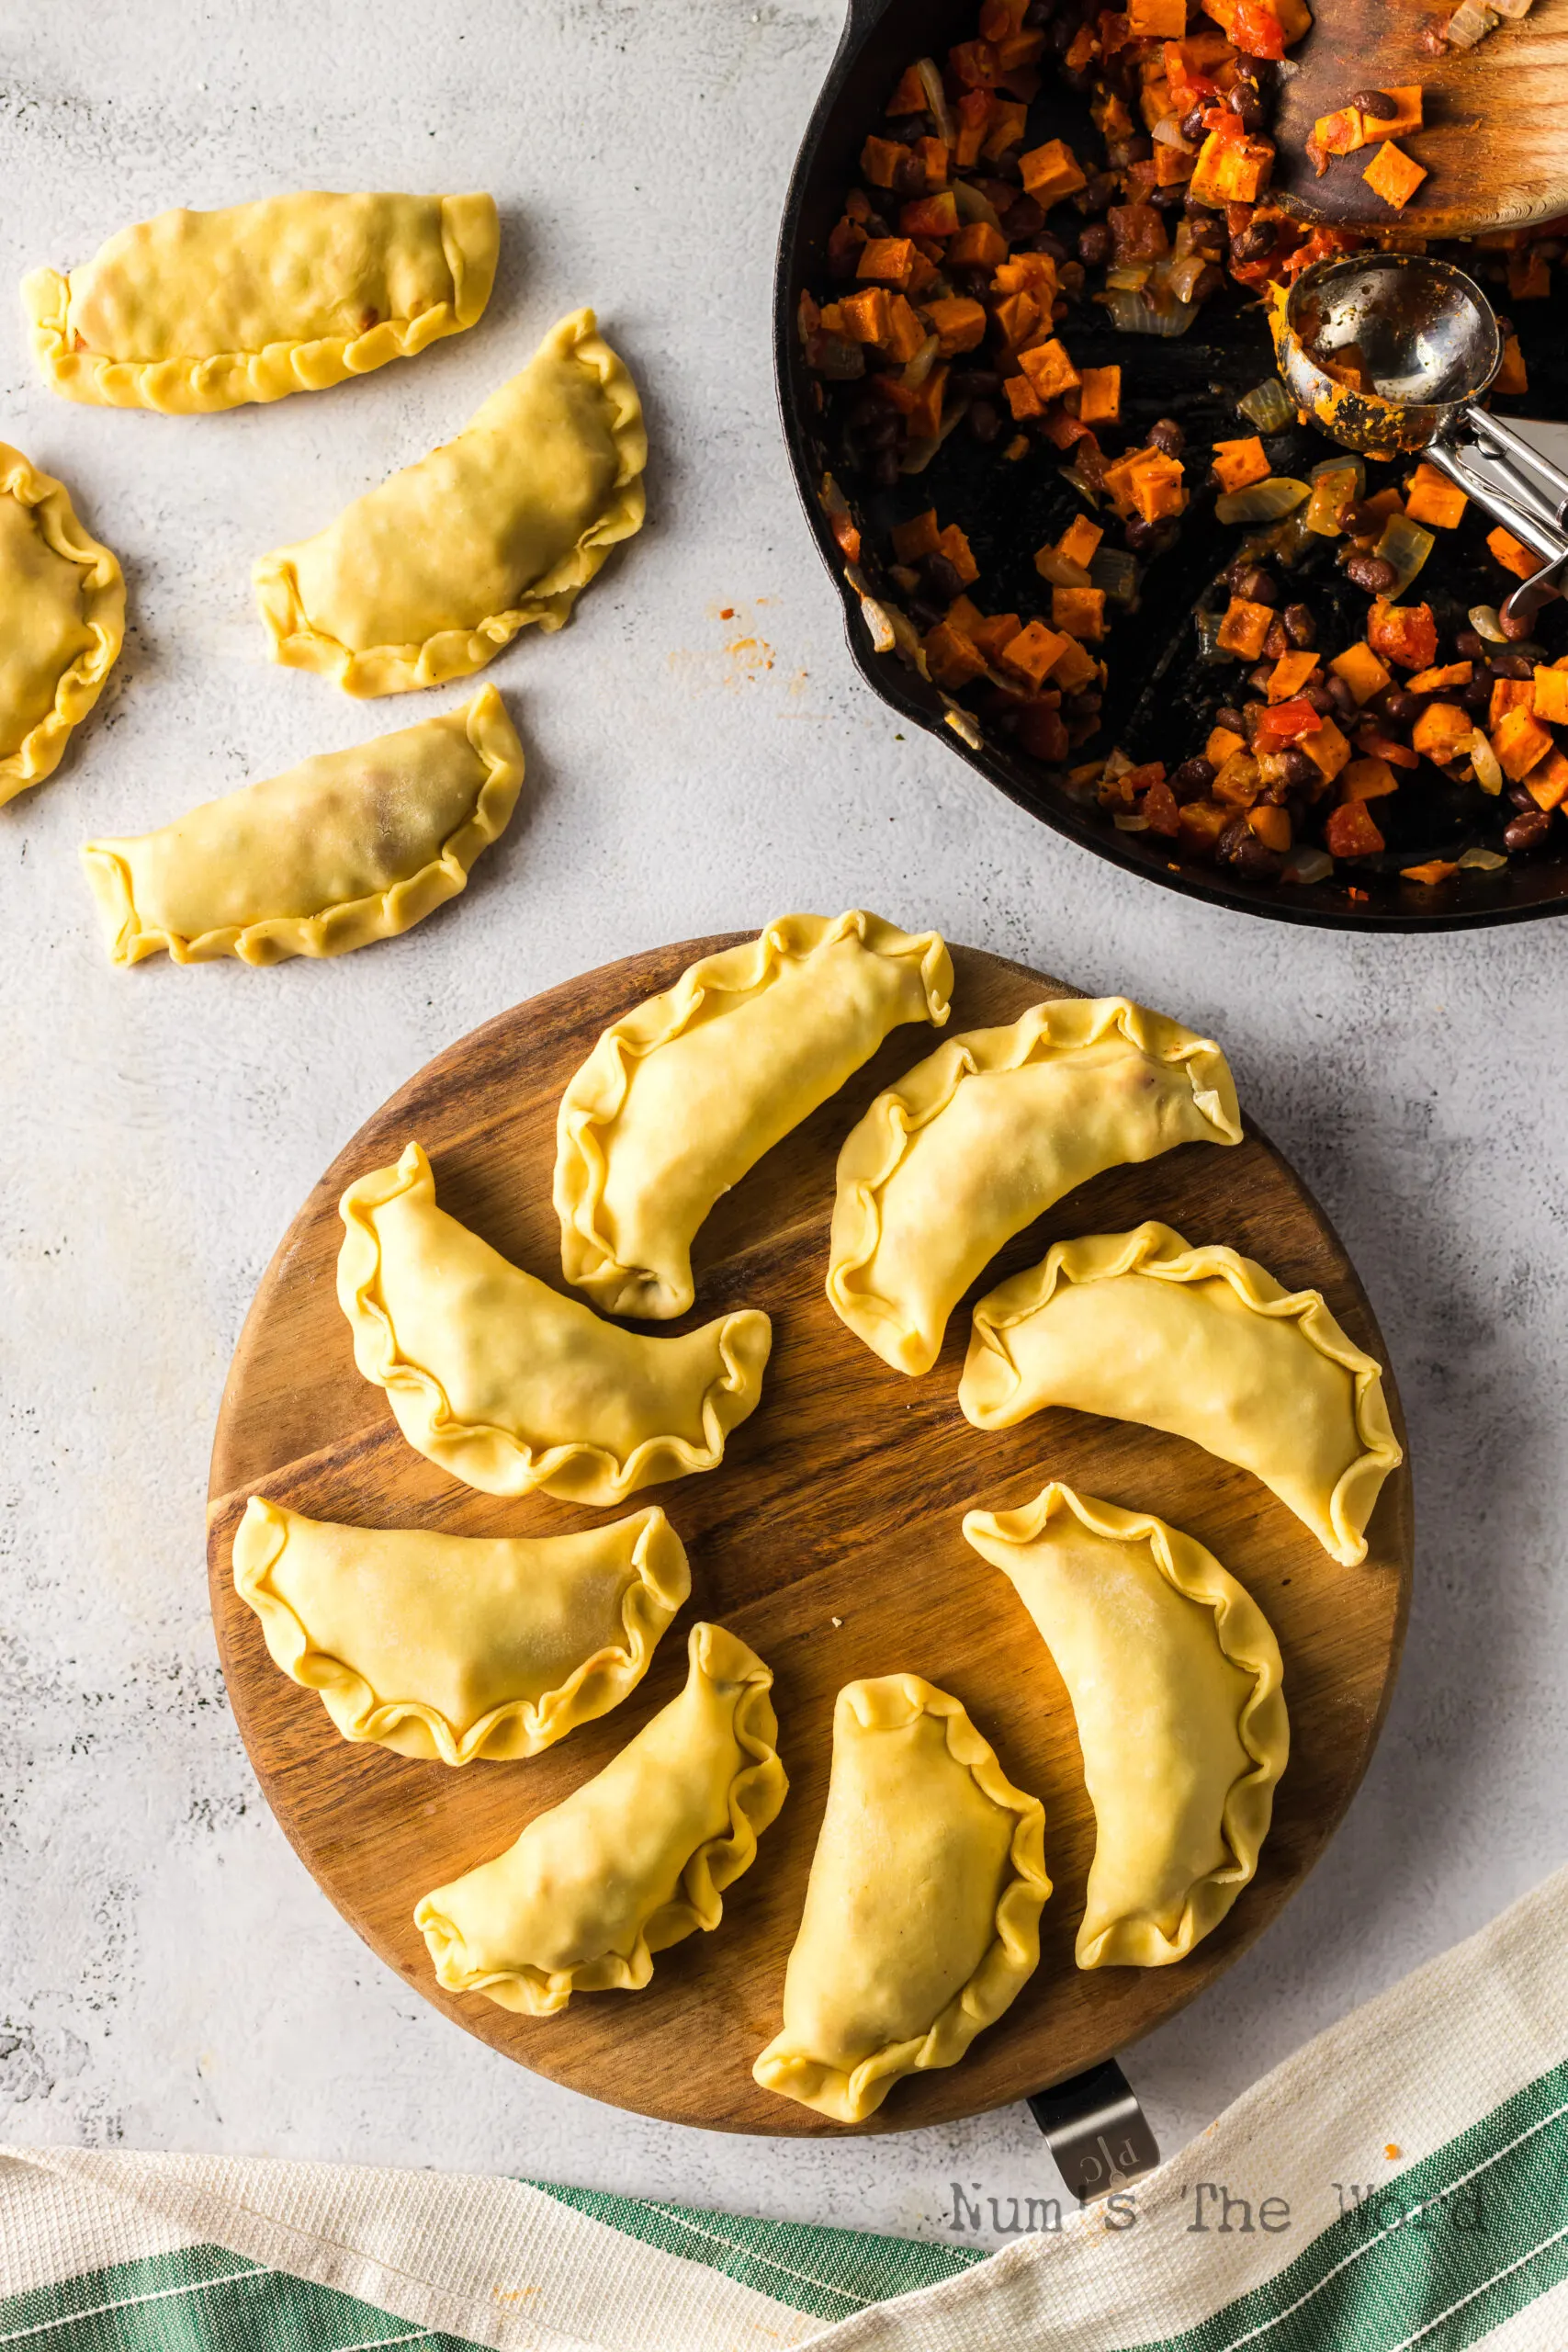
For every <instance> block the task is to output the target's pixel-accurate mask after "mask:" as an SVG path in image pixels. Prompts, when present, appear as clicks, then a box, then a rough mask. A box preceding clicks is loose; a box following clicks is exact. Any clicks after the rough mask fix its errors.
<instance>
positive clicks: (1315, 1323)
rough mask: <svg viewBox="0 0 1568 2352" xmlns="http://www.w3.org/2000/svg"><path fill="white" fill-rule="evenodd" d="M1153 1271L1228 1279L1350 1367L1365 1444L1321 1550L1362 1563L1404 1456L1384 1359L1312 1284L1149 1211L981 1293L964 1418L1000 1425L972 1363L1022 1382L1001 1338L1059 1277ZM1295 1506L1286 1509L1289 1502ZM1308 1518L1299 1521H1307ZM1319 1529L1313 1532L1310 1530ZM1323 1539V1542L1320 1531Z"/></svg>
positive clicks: (1056, 1251)
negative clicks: (1383, 1497) (981, 1395)
mask: <svg viewBox="0 0 1568 2352" xmlns="http://www.w3.org/2000/svg"><path fill="white" fill-rule="evenodd" d="M1127 1273H1140V1274H1150V1275H1153V1276H1155V1277H1156V1278H1157V1279H1158V1280H1160V1281H1162V1282H1174V1283H1195V1282H1205V1281H1208V1280H1210V1279H1212V1278H1213V1277H1214V1276H1216V1275H1218V1276H1219V1277H1221V1278H1222V1279H1223V1280H1224V1281H1225V1282H1226V1283H1229V1284H1230V1287H1231V1289H1232V1291H1233V1292H1234V1293H1235V1296H1236V1297H1237V1298H1238V1299H1239V1300H1240V1301H1241V1303H1242V1305H1243V1306H1247V1307H1250V1308H1251V1309H1252V1310H1253V1312H1254V1313H1255V1314H1258V1315H1266V1316H1269V1317H1272V1318H1273V1319H1274V1320H1276V1321H1286V1320H1289V1321H1294V1322H1296V1323H1298V1324H1299V1325H1300V1327H1301V1330H1302V1336H1303V1339H1305V1340H1307V1341H1308V1343H1309V1344H1310V1345H1311V1346H1312V1347H1314V1348H1315V1349H1316V1351H1317V1352H1318V1354H1319V1355H1321V1356H1326V1357H1327V1358H1328V1360H1329V1361H1330V1362H1331V1363H1337V1364H1341V1365H1343V1366H1344V1368H1345V1370H1346V1371H1347V1372H1348V1373H1349V1374H1351V1377H1352V1380H1353V1383H1354V1387H1355V1399H1356V1434H1357V1436H1358V1437H1359V1439H1360V1441H1361V1444H1362V1446H1363V1447H1364V1448H1365V1451H1364V1452H1363V1453H1360V1454H1359V1455H1358V1456H1357V1458H1356V1460H1355V1461H1354V1462H1352V1463H1351V1464H1349V1466H1348V1468H1347V1469H1346V1470H1344V1471H1342V1472H1341V1474H1340V1476H1339V1479H1338V1483H1337V1485H1336V1487H1335V1489H1334V1492H1333V1494H1332V1496H1331V1497H1330V1498H1329V1503H1328V1521H1329V1525H1330V1527H1331V1528H1332V1529H1333V1532H1334V1539H1335V1540H1334V1542H1333V1543H1332V1544H1329V1543H1326V1542H1324V1549H1325V1552H1327V1554H1328V1555H1329V1557H1330V1558H1331V1559H1335V1560H1337V1561H1338V1562H1339V1564H1340V1566H1342V1567H1348V1568H1353V1567H1357V1566H1359V1564H1360V1563H1361V1561H1363V1560H1364V1559H1365V1558H1366V1556H1367V1539H1366V1533H1365V1529H1366V1525H1367V1522H1368V1521H1369V1520H1370V1519H1371V1515H1372V1511H1373V1509H1374V1507H1375V1505H1376V1503H1377V1498H1378V1495H1379V1493H1380V1491H1381V1490H1382V1483H1383V1480H1384V1479H1385V1478H1386V1477H1387V1476H1388V1475H1389V1472H1390V1471H1391V1470H1395V1469H1397V1468H1398V1466H1399V1464H1401V1463H1402V1462H1403V1461H1404V1448H1403V1447H1402V1446H1401V1445H1400V1443H1399V1441H1398V1439H1397V1438H1396V1437H1395V1436H1394V1434H1393V1423H1392V1421H1391V1420H1390V1419H1389V1411H1388V1400H1387V1398H1386V1397H1385V1396H1384V1395H1383V1385H1382V1365H1381V1364H1380V1363H1376V1362H1375V1361H1374V1360H1373V1358H1372V1357H1371V1356H1369V1355H1367V1354H1365V1353H1364V1352H1363V1351H1362V1350H1361V1349H1359V1347H1357V1345H1356V1343H1355V1341H1354V1340H1352V1339H1351V1338H1350V1337H1349V1336H1348V1333H1347V1332H1346V1331H1344V1330H1343V1329H1341V1328H1340V1326H1339V1324H1338V1323H1337V1320H1336V1319H1335V1317H1334V1316H1333V1314H1332V1313H1331V1312H1330V1310H1329V1307H1328V1306H1327V1305H1326V1303H1325V1299H1324V1296H1323V1293H1322V1292H1321V1291H1316V1290H1296V1291H1287V1290H1286V1289H1285V1287H1284V1285H1283V1284H1282V1283H1278V1282H1276V1281H1275V1279H1274V1277H1273V1275H1272V1274H1271V1273H1269V1272H1268V1271H1267V1269H1266V1268H1265V1267H1263V1266H1260V1265H1259V1264H1258V1261H1257V1260H1256V1259H1253V1258H1244V1257H1243V1256H1242V1255H1241V1254H1240V1252H1239V1251H1238V1250H1228V1249H1225V1248H1223V1247H1222V1246H1220V1245H1219V1244H1217V1243H1211V1244H1209V1245H1207V1246H1206V1247H1204V1248H1202V1249H1198V1250H1193V1249H1190V1248H1189V1247H1188V1245H1187V1243H1186V1242H1185V1241H1184V1240H1183V1239H1182V1238H1181V1236H1180V1234H1179V1233H1177V1232H1175V1231H1174V1230H1173V1229H1172V1227H1170V1226H1168V1225H1161V1224H1160V1223H1159V1222H1158V1220H1157V1219H1156V1218H1150V1219H1149V1220H1148V1221H1147V1222H1146V1223H1145V1224H1143V1225H1140V1226H1138V1227H1134V1230H1133V1231H1132V1232H1130V1233H1114V1234H1090V1235H1087V1236H1086V1237H1085V1238H1083V1239H1082V1240H1078V1241H1058V1242H1056V1243H1055V1245H1054V1247H1053V1248H1052V1249H1050V1250H1047V1252H1046V1254H1045V1256H1044V1258H1043V1260H1042V1261H1041V1262H1040V1264H1039V1265H1038V1266H1032V1267H1030V1268H1028V1269H1027V1270H1026V1272H1023V1273H1021V1274H1015V1275H1014V1276H1013V1277H1012V1279H1011V1281H1010V1282H1005V1283H1000V1284H999V1285H998V1288H997V1289H996V1290H994V1291H992V1292H990V1294H989V1295H987V1297H985V1298H982V1299H981V1300H980V1301H979V1302H978V1304H977V1305H976V1308H975V1314H974V1323H973V1334H972V1337H971V1339H970V1342H969V1354H968V1358H967V1360H966V1362H965V1363H964V1377H963V1379H962V1381H961V1382H960V1384H959V1390H958V1401H959V1404H960V1406H961V1407H962V1408H963V1411H964V1419H966V1420H967V1421H969V1423H970V1424H971V1425H972V1427H974V1428H975V1429H978V1430H992V1429H999V1428H1001V1427H1003V1426H1005V1425H1004V1423H1003V1422H1002V1421H1001V1420H1000V1419H999V1418H998V1415H999V1413H1000V1411H1002V1410H1005V1400H1004V1402H1003V1403H1001V1404H993V1405H988V1406H983V1407H976V1408H975V1409H971V1407H972V1405H973V1402H974V1400H973V1397H970V1398H969V1399H968V1400H966V1399H965V1396H964V1391H965V1389H966V1388H968V1386H969V1375H970V1369H971V1366H974V1367H975V1369H976V1371H978V1370H979V1369H980V1368H981V1366H982V1364H984V1365H985V1366H986V1368H987V1370H988V1371H989V1372H990V1373H991V1374H993V1376H995V1377H998V1378H1005V1379H1010V1385H1011V1387H1012V1388H1016V1387H1017V1385H1018V1383H1019V1372H1018V1367H1017V1366H1016V1364H1015V1363H1013V1360H1012V1357H1011V1355H1010V1353H1009V1351H1008V1347H1007V1342H1006V1340H1005V1339H1004V1337H1003V1336H1002V1335H1003V1334H1004V1333H1005V1332H1006V1331H1008V1330H1009V1329H1011V1327H1012V1326H1013V1325H1014V1324H1016V1323H1022V1322H1024V1321H1026V1320H1027V1318H1028V1317H1030V1316H1031V1315H1032V1314H1034V1313H1036V1311H1037V1310H1038V1309H1039V1308H1040V1307H1042V1306H1045V1305H1046V1303H1047V1302H1048V1300H1049V1299H1050V1298H1051V1297H1052V1296H1053V1295H1054V1294H1055V1290H1056V1287H1057V1284H1058V1283H1060V1282H1068V1283H1081V1282H1105V1281H1108V1280H1109V1279H1110V1278H1111V1276H1112V1275H1116V1274H1127ZM1287 1508H1289V1506H1287ZM1304 1523H1305V1522H1304V1521H1303V1524H1304ZM1314 1532H1315V1531H1314ZM1318 1540H1319V1541H1320V1542H1323V1541H1324V1539H1323V1538H1322V1536H1321V1534H1319V1539H1318Z"/></svg>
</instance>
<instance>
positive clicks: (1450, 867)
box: [1399, 857, 1459, 889]
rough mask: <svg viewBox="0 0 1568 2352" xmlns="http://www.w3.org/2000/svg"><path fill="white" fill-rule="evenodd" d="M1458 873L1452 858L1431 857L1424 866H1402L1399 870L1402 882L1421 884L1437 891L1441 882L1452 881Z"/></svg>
mask: <svg viewBox="0 0 1568 2352" xmlns="http://www.w3.org/2000/svg"><path fill="white" fill-rule="evenodd" d="M1458 872H1459V867H1458V865H1456V864H1455V862H1454V860H1453V859H1452V858H1451V857H1429V858H1427V861H1426V863H1425V864H1424V865H1402V866H1401V867H1400V869H1399V873H1400V879H1401V880H1402V881H1404V882H1419V883H1421V884H1423V885H1424V886H1425V887H1426V888H1427V889H1435V888H1437V886H1438V883H1439V882H1450V881H1451V880H1452V879H1453V876H1455V875H1456V874H1457V873H1458Z"/></svg>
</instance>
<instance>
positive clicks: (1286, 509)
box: [1214, 474, 1312, 523]
mask: <svg viewBox="0 0 1568 2352" xmlns="http://www.w3.org/2000/svg"><path fill="white" fill-rule="evenodd" d="M1311 495H1312V492H1311V490H1310V488H1309V486H1308V485H1307V484H1306V483H1305V482H1304V481H1296V479H1295V477H1294V476H1293V475H1292V474H1270V475H1269V479H1268V481H1254V482H1249V483H1248V484H1247V488H1246V489H1245V490H1228V491H1226V492H1225V494H1224V497H1223V498H1216V499H1215V501H1214V513H1215V515H1217V516H1218V517H1219V520H1220V521H1221V522H1222V523H1274V522H1277V521H1278V520H1279V518H1280V515H1289V514H1290V512H1291V511H1292V508H1293V507H1296V506H1299V505H1300V504H1301V503H1302V502H1303V499H1306V498H1310V497H1311Z"/></svg>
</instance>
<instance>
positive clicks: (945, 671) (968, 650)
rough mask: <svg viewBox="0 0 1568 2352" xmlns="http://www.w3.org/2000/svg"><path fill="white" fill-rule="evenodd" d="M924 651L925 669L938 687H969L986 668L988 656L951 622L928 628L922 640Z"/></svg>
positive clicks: (939, 622)
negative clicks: (967, 685) (970, 682)
mask: <svg viewBox="0 0 1568 2352" xmlns="http://www.w3.org/2000/svg"><path fill="white" fill-rule="evenodd" d="M921 642H922V644H923V646H924V648H925V656H926V667H927V669H928V670H929V671H930V672H931V676H932V677H933V678H934V679H935V680H936V682H937V684H938V685H939V686H949V687H953V686H963V685H966V684H968V682H969V680H970V679H971V678H978V677H980V676H981V675H982V674H983V673H984V672H985V668H986V657H985V655H984V654H983V653H982V652H981V651H980V650H979V648H978V647H977V646H976V644H975V642H974V640H973V639H970V638H967V637H965V636H964V632H963V630H962V629H957V628H953V624H952V623H951V622H950V621H938V623H937V625H936V627H935V628H933V629H928V630H927V632H926V635H925V637H924V639H922V640H921Z"/></svg>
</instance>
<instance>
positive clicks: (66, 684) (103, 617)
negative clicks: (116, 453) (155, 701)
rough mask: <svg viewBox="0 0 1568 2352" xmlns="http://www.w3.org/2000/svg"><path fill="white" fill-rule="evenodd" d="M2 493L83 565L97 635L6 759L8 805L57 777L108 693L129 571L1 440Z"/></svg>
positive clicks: (67, 499) (2, 800) (58, 492)
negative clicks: (70, 746) (74, 739)
mask: <svg viewBox="0 0 1568 2352" xmlns="http://www.w3.org/2000/svg"><path fill="white" fill-rule="evenodd" d="M0 498H14V499H16V501H17V503H18V505H21V506H25V507H27V508H28V511H29V513H30V514H31V516H32V520H33V524H34V526H35V528H36V529H37V531H38V534H39V537H40V538H41V539H42V541H43V543H44V545H45V547H47V548H49V550H50V552H51V554H53V555H58V556H62V557H63V558H64V560H66V561H67V562H68V563H74V564H78V565H80V566H81V568H82V581H81V589H80V594H81V599H82V626H83V627H84V628H85V629H87V630H89V631H90V632H91V635H92V639H93V642H92V643H91V645H88V646H84V648H83V650H82V651H81V652H80V653H78V654H77V655H76V656H75V658H74V660H73V661H72V662H68V663H67V665H66V667H65V668H64V669H63V670H62V672H61V673H60V675H59V677H58V678H57V679H56V680H55V682H54V707H53V709H52V710H50V711H47V712H46V713H45V715H44V717H43V718H40V719H39V720H38V721H37V723H36V724H35V725H34V726H33V727H31V728H30V729H28V733H27V734H26V735H24V736H23V738H22V740H21V741H20V742H19V743H18V744H17V748H16V750H15V751H14V752H7V753H6V757H5V758H4V759H0V809H3V808H4V807H5V805H6V802H7V801H8V800H14V799H15V798H16V797H17V793H18V792H25V791H26V790H27V788H28V786H29V785H32V784H42V783H43V781H44V779H45V777H46V776H51V775H53V774H54V771H55V769H56V768H57V767H58V766H59V765H60V763H61V760H62V757H63V756H64V752H65V746H66V744H67V743H68V742H69V741H70V740H71V733H72V729H73V728H75V727H78V726H80V724H81V722H82V720H83V719H84V718H86V716H87V713H88V712H89V711H90V710H91V709H92V707H93V705H94V704H95V703H96V701H97V699H98V696H99V695H100V694H102V692H103V689H104V681H105V679H106V678H107V676H108V673H109V672H110V671H111V670H112V669H113V668H114V665H115V663H116V662H117V661H118V659H119V649H120V647H121V645H122V644H123V643H124V640H125V575H124V573H123V572H122V571H121V570H120V568H119V561H118V557H116V556H115V555H113V554H112V553H111V552H110V550H109V549H108V548H106V547H104V546H103V545H102V544H101V542H100V541H98V540H97V539H95V538H94V537H93V535H92V533H91V532H90V531H88V530H86V529H85V528H84V526H83V524H82V521H81V518H80V516H79V515H77V512H76V509H75V508H74V506H73V504H72V503H71V493H70V492H69V491H68V490H67V489H66V487H65V484H64V483H63V482H62V481H56V480H55V478H54V476H53V475H52V474H46V473H44V472H42V471H40V469H39V468H38V467H37V466H35V465H34V464H33V463H32V462H31V460H30V459H29V458H25V457H24V456H23V455H22V452H21V451H20V450H19V449H14V448H12V447H11V446H10V444H9V443H8V442H6V441H0Z"/></svg>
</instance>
